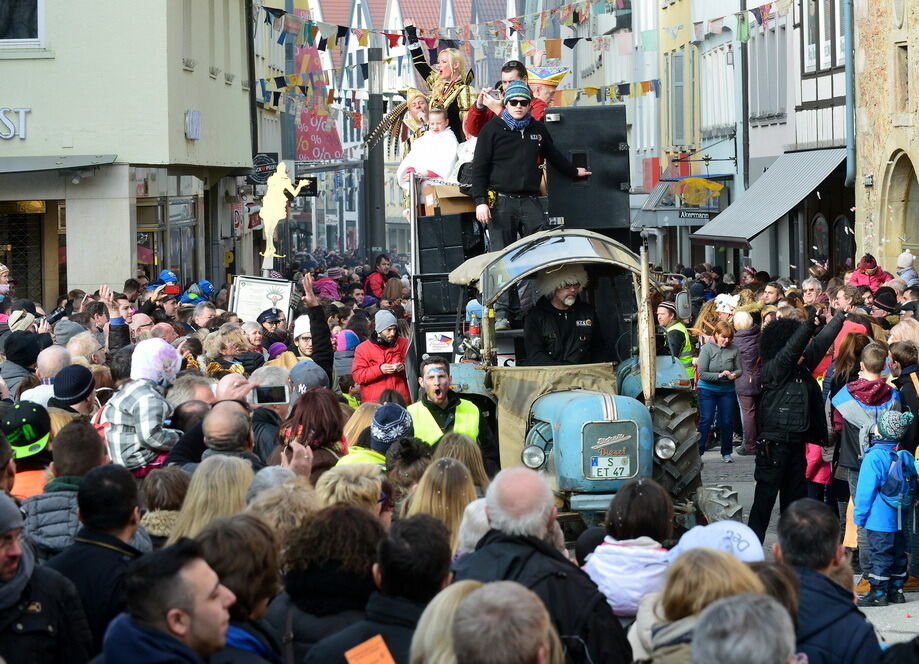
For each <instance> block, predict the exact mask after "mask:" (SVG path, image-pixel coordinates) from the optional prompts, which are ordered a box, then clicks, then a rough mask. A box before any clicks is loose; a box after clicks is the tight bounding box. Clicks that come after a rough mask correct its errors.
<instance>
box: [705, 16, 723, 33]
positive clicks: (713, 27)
mask: <svg viewBox="0 0 919 664" xmlns="http://www.w3.org/2000/svg"><path fill="white" fill-rule="evenodd" d="M723 29H724V17H723V16H721V17H719V18H713V19H711V20H710V21H709V22H708V32H709V34H713V35H720V34H721V31H722V30H723Z"/></svg>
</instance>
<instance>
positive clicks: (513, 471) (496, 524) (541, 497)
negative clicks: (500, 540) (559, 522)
mask: <svg viewBox="0 0 919 664" xmlns="http://www.w3.org/2000/svg"><path fill="white" fill-rule="evenodd" d="M485 505H486V508H487V509H488V522H489V524H490V525H491V527H492V528H494V529H495V530H499V531H501V532H502V533H504V534H505V535H518V536H525V537H526V536H529V537H536V538H537V539H543V538H544V537H545V536H546V533H547V532H548V530H549V519H550V517H551V516H552V510H553V509H555V498H554V497H553V495H552V489H551V487H550V486H549V483H548V482H547V481H546V478H545V477H543V476H542V475H540V474H539V473H537V472H536V471H534V470H530V469H529V468H522V467H516V468H508V469H506V470H502V471H501V472H500V473H498V474H497V475H495V479H494V480H493V481H492V483H491V484H490V485H489V486H488V492H487V493H486V494H485Z"/></svg>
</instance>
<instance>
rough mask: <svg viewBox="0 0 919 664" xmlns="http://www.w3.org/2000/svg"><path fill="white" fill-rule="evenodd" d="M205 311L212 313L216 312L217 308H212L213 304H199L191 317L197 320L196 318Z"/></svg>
mask: <svg viewBox="0 0 919 664" xmlns="http://www.w3.org/2000/svg"><path fill="white" fill-rule="evenodd" d="M205 311H214V312H216V311H217V307H215V306H214V305H213V304H211V303H210V302H199V303H198V304H196V305H195V310H194V312H192V317H194V318H197V317H198V316H200V315H201V314H203V313H204V312H205Z"/></svg>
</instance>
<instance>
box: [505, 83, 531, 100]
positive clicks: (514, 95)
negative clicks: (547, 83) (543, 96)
mask: <svg viewBox="0 0 919 664" xmlns="http://www.w3.org/2000/svg"><path fill="white" fill-rule="evenodd" d="M532 98H533V93H532V92H530V86H528V85H527V84H526V83H525V82H524V81H510V82H508V83H505V84H504V103H505V104H506V103H507V102H508V100H510V99H532Z"/></svg>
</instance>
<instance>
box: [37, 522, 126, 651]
mask: <svg viewBox="0 0 919 664" xmlns="http://www.w3.org/2000/svg"><path fill="white" fill-rule="evenodd" d="M140 556H141V552H140V551H138V550H137V549H135V548H134V547H132V546H131V545H129V544H125V543H124V542H122V541H121V540H119V539H118V538H116V537H112V536H111V535H109V534H107V533H103V532H100V531H97V530H91V529H89V528H82V529H81V530H80V532H78V533H77V536H76V537H75V538H74V543H73V545H72V546H70V547H69V548H67V549H66V550H65V551H63V552H62V553H59V554H58V555H56V556H54V558H52V559H51V560H49V561H48V562H47V563H46V567H49V568H51V569H53V570H57V571H58V572H60V573H61V574H63V575H64V576H66V577H67V578H68V579H70V581H71V582H72V583H73V585H74V587H75V588H76V589H77V594H78V595H79V596H80V600H81V601H82V602H83V611H84V612H85V613H86V620H87V622H89V629H90V631H92V633H93V649H92V653H93V654H96V653H99V652H102V638H103V637H104V636H105V630H106V628H107V627H108V625H109V623H110V622H111V621H112V620H114V619H115V617H116V616H117V615H118V614H119V613H121V612H122V611H123V610H124V607H125V601H126V598H125V594H124V573H125V570H126V569H127V567H128V565H129V564H130V563H131V561H132V560H134V559H135V558H139V557H140Z"/></svg>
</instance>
